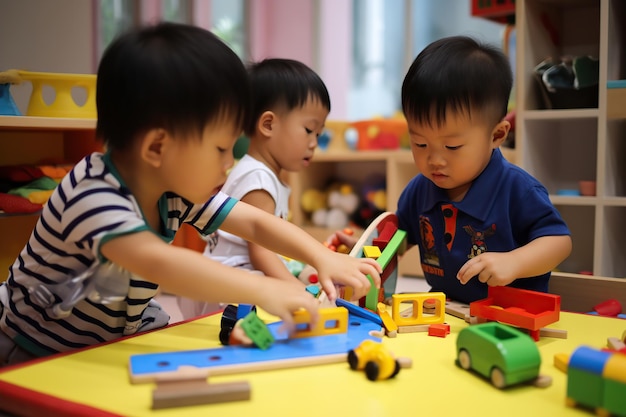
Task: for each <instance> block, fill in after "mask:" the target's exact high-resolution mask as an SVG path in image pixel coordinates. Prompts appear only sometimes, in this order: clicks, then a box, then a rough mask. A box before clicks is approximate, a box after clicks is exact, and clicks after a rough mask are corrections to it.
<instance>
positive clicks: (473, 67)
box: [402, 36, 513, 126]
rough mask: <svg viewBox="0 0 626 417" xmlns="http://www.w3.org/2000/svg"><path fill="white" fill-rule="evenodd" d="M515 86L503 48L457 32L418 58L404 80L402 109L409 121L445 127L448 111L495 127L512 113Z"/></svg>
mask: <svg viewBox="0 0 626 417" xmlns="http://www.w3.org/2000/svg"><path fill="white" fill-rule="evenodd" d="M512 86H513V75H512V73H511V67H510V64H509V61H508V59H507V57H506V56H505V55H504V54H503V53H502V52H501V51H500V50H499V49H497V48H496V47H493V46H490V45H486V44H481V43H479V42H477V41H476V40H474V39H472V38H469V37H466V36H452V37H448V38H443V39H440V40H438V41H435V42H433V43H431V44H430V45H428V46H427V47H426V48H425V49H424V50H423V51H422V52H421V53H420V54H419V55H418V56H417V58H415V61H413V64H411V67H410V68H409V70H408V72H407V74H406V76H405V78H404V82H403V83H402V110H403V111H404V115H405V117H406V118H407V119H411V120H416V121H417V122H418V123H420V124H423V123H427V124H428V125H431V126H432V125H436V126H441V125H442V124H443V123H444V122H445V119H446V111H453V112H458V113H464V114H467V115H468V116H470V117H475V116H477V115H479V116H481V117H483V118H484V121H486V122H488V123H493V124H494V125H495V124H496V123H498V122H499V121H500V120H502V118H503V117H504V116H505V115H506V113H507V107H508V101H509V96H510V94H511V88H512ZM472 111H474V112H475V114H472Z"/></svg>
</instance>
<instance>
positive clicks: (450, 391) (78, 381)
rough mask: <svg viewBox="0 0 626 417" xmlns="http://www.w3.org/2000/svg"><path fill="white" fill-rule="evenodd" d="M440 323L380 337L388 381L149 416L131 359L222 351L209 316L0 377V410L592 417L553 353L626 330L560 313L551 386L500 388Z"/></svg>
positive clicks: (293, 390)
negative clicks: (573, 403) (476, 370)
mask: <svg viewBox="0 0 626 417" xmlns="http://www.w3.org/2000/svg"><path fill="white" fill-rule="evenodd" d="M446 322H447V323H449V324H450V326H451V334H449V335H448V336H447V337H445V338H440V337H434V336H428V335H427V333H409V334H406V333H404V334H399V335H398V337H397V338H384V339H383V343H384V344H385V345H387V346H388V347H389V348H390V349H391V350H392V351H393V352H394V354H395V355H396V356H403V357H410V358H411V359H412V360H413V366H412V368H409V369H402V370H401V371H400V373H399V374H398V375H397V376H396V377H395V378H394V379H391V380H387V381H378V382H371V381H369V380H368V379H367V378H366V376H365V374H364V373H363V372H357V371H352V370H350V368H349V366H348V363H347V362H345V363H338V364H331V365H317V366H310V367H303V368H297V369H283V370H275V371H264V372H256V373H247V374H236V375H225V376H216V377H213V378H210V381H212V382H216V383H217V382H227V381H240V380H246V381H249V382H250V385H251V388H252V399H251V400H250V401H240V402H231V403H223V404H210V405H202V406H191V407H181V408H171V409H162V410H154V411H153V410H151V408H150V407H151V395H152V390H153V389H154V387H155V384H153V383H146V384H139V385H134V384H131V383H130V380H129V371H128V364H129V358H130V356H131V355H136V354H142V353H152V352H168V351H176V350H192V349H204V348H212V347H217V346H219V341H218V333H219V323H220V316H219V315H215V316H209V317H204V318H201V319H197V320H194V321H190V322H186V323H182V324H178V325H173V326H170V327H168V328H165V329H162V330H158V331H154V332H151V333H147V334H143V335H140V336H136V337H131V338H127V339H123V340H120V341H118V342H115V343H110V344H107V345H104V346H99V347H96V348H91V349H87V350H83V351H79V352H76V353H72V354H69V355H64V356H58V357H53V358H51V359H49V360H44V361H40V362H37V363H33V364H28V365H25V366H21V367H17V368H12V369H9V370H6V371H4V372H1V373H0V410H16V409H17V410H19V412H20V413H21V414H23V415H29V413H31V412H32V413H35V414H33V415H42V414H41V410H40V409H37V407H34V406H32V404H33V403H35V402H37V403H41V402H43V403H45V404H49V408H48V409H47V411H49V412H47V413H46V414H45V417H51V416H53V415H68V414H69V415H88V416H95V415H102V416H110V415H125V416H126V415H128V416H157V415H158V416H159V417H169V416H177V417H179V416H203V417H204V416H207V415H216V416H254V417H258V416H283V415H284V416H314V417H320V416H329V415H334V416H359V417H367V416H376V417H381V416H403V415H406V416H410V415H423V413H427V414H425V415H429V416H435V415H436V416H459V417H460V416H481V417H486V416H498V417H500V416H503V415H505V416H530V415H533V416H588V415H592V414H591V413H590V412H589V411H588V410H584V409H578V408H570V407H567V406H566V405H565V392H566V387H567V376H566V374H564V373H563V372H561V371H560V370H558V369H557V368H556V367H555V366H554V364H553V362H554V355H555V354H557V353H566V354H570V353H572V352H573V350H574V349H575V348H576V347H578V346H580V345H588V346H591V347H595V348H602V347H605V346H606V341H607V338H608V337H620V336H621V335H622V333H623V332H624V330H626V321H625V320H621V319H612V318H605V317H598V316H590V315H582V314H575V313H565V312H562V313H561V317H560V320H559V322H557V323H554V324H553V325H551V326H550V327H551V328H557V329H564V330H567V333H568V337H567V339H557V338H546V337H544V338H542V339H541V340H540V341H538V342H537V345H538V347H539V350H540V352H541V356H542V366H541V374H545V375H550V376H552V378H553V383H552V385H551V386H550V387H548V388H536V387H533V386H528V385H521V386H515V387H511V388H508V389H505V390H498V389H497V388H494V387H493V386H492V385H490V383H489V381H487V380H486V379H483V378H482V377H480V376H477V375H476V374H473V373H470V372H467V371H465V370H462V369H461V368H459V367H457V366H456V365H455V357H456V354H455V344H456V337H457V334H458V332H459V331H460V330H461V329H462V328H464V327H465V326H467V324H466V323H465V322H464V321H462V320H460V319H458V318H456V317H452V316H446ZM29 404H31V406H29ZM46 407H48V405H46ZM31 408H33V409H35V410H34V411H30V409H31ZM59 410H63V411H59ZM36 413H39V414H36ZM55 413H56V414H55Z"/></svg>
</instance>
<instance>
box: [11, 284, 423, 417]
mask: <svg viewBox="0 0 626 417" xmlns="http://www.w3.org/2000/svg"><path fill="white" fill-rule="evenodd" d="M428 290H430V286H429V285H428V284H427V283H426V280H425V279H424V278H420V277H404V276H401V277H398V282H397V284H396V292H397V293H402V292H427V291H428ZM156 300H157V301H158V302H159V304H161V306H163V308H164V309H165V311H167V312H168V313H169V315H170V317H171V320H170V323H176V322H179V321H181V320H182V315H181V313H180V310H179V309H178V306H177V304H176V297H175V296H173V295H171V294H160V295H158V296H157V297H156ZM0 416H1V415H0Z"/></svg>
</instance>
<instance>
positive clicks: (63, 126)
mask: <svg viewBox="0 0 626 417" xmlns="http://www.w3.org/2000/svg"><path fill="white" fill-rule="evenodd" d="M95 128H96V120H95V119H66V118H60V117H31V116H0V130H21V129H26V130H31V131H32V130H93V129H95Z"/></svg>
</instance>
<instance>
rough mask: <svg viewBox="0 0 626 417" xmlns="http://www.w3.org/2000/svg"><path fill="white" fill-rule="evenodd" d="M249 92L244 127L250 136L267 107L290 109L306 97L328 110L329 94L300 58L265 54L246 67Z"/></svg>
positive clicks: (275, 109)
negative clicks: (249, 99) (266, 57)
mask: <svg viewBox="0 0 626 417" xmlns="http://www.w3.org/2000/svg"><path fill="white" fill-rule="evenodd" d="M248 73H249V75H250V89H251V94H252V100H251V101H252V104H251V111H250V114H249V117H248V121H247V122H246V125H245V128H244V131H245V133H246V135H248V136H251V135H253V134H254V132H255V130H256V129H255V126H256V122H257V121H258V119H259V117H260V116H261V114H263V112H264V111H267V110H274V111H279V110H285V111H290V110H293V109H294V108H296V107H302V106H304V105H305V104H306V102H307V100H308V99H313V100H318V101H319V102H320V103H321V104H322V105H323V106H324V107H326V108H327V109H328V111H330V97H329V95H328V90H327V89H326V85H325V84H324V82H323V81H322V79H321V78H320V76H319V75H317V73H316V72H315V71H313V70H312V69H311V68H309V67H308V66H306V65H305V64H303V63H302V62H300V61H295V60H292V59H283V58H268V59H265V60H263V61H260V62H257V63H253V64H251V65H250V66H249V67H248Z"/></svg>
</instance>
